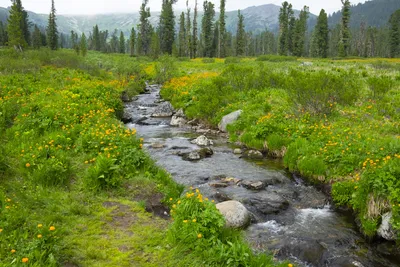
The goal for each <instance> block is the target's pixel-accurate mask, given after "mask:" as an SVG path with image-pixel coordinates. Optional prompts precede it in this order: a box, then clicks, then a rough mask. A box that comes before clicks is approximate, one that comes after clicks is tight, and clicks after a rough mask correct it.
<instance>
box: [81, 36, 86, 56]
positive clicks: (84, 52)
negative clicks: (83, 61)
mask: <svg viewBox="0 0 400 267" xmlns="http://www.w3.org/2000/svg"><path fill="white" fill-rule="evenodd" d="M80 50H81V53H82V56H83V57H86V54H87V50H88V44H87V38H86V35H85V34H84V33H82V36H81V42H80Z"/></svg>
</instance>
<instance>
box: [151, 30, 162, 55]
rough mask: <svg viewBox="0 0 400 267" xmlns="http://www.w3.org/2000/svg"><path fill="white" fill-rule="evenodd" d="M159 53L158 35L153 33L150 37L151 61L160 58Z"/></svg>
mask: <svg viewBox="0 0 400 267" xmlns="http://www.w3.org/2000/svg"><path fill="white" fill-rule="evenodd" d="M160 53H161V48H160V38H159V33H158V32H156V31H154V32H153V33H152V35H151V44H150V56H151V57H152V58H153V59H157V58H158V57H159V56H160Z"/></svg>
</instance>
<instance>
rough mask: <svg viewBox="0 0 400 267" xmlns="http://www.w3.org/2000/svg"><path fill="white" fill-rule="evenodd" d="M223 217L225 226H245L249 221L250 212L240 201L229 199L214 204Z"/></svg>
mask: <svg viewBox="0 0 400 267" xmlns="http://www.w3.org/2000/svg"><path fill="white" fill-rule="evenodd" d="M216 207H217V209H218V210H219V211H220V212H221V214H222V215H223V216H224V218H225V222H226V226H227V227H230V228H245V227H247V226H248V225H249V223H250V219H251V218H250V212H249V211H248V210H247V209H246V207H245V206H243V204H242V203H240V202H238V201H235V200H229V201H225V202H222V203H218V204H217V205H216Z"/></svg>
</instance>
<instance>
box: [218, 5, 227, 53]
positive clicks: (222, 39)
mask: <svg viewBox="0 0 400 267" xmlns="http://www.w3.org/2000/svg"><path fill="white" fill-rule="evenodd" d="M225 2H226V0H221V3H220V11H219V12H220V13H219V38H218V57H220V58H224V57H226V21H225V19H226V16H225Z"/></svg>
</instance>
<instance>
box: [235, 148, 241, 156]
mask: <svg viewBox="0 0 400 267" xmlns="http://www.w3.org/2000/svg"><path fill="white" fill-rule="evenodd" d="M233 154H235V155H240V154H242V150H241V149H240V148H236V149H235V150H233Z"/></svg>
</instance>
